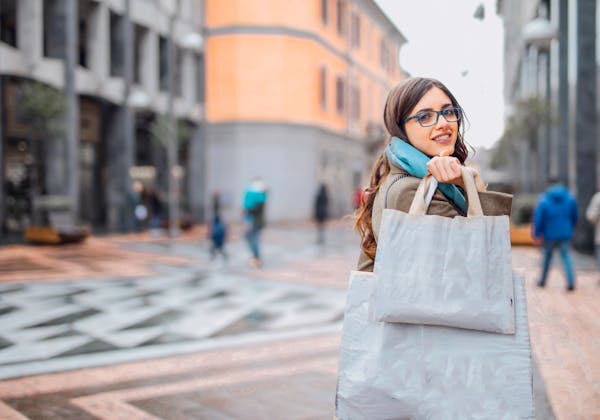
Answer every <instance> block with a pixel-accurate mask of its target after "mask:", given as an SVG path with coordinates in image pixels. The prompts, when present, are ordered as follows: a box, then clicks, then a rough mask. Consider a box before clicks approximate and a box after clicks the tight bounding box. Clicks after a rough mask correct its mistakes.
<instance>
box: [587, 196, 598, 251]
mask: <svg viewBox="0 0 600 420" xmlns="http://www.w3.org/2000/svg"><path fill="white" fill-rule="evenodd" d="M585 218H586V219H587V220H588V222H590V223H591V224H593V225H595V226H596V231H595V233H594V242H595V243H596V246H600V221H599V220H598V219H600V192H597V193H596V194H594V195H593V196H592V200H591V201H590V204H589V205H588V208H587V210H586V212H585Z"/></svg>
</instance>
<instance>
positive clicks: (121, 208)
mask: <svg viewBox="0 0 600 420" xmlns="http://www.w3.org/2000/svg"><path fill="white" fill-rule="evenodd" d="M129 6H130V1H129V0H126V2H125V15H124V17H123V26H122V27H121V28H120V36H121V38H122V44H123V54H124V57H123V58H124V59H123V66H124V77H123V79H124V86H125V88H124V92H123V101H122V103H121V105H120V106H119V107H117V108H115V110H114V111H113V113H112V114H111V115H110V116H109V121H108V130H107V133H106V162H107V164H106V171H107V172H106V174H107V176H106V200H107V209H108V214H107V224H108V229H109V230H110V231H113V232H115V231H127V230H128V229H129V228H130V227H131V225H130V222H131V220H132V217H133V209H132V208H131V205H130V200H129V198H130V196H131V194H132V185H131V174H130V172H129V170H130V169H131V167H132V166H133V151H134V147H135V144H134V139H135V120H134V119H135V115H134V113H133V112H132V110H131V109H130V107H129V105H128V97H129V93H130V90H131V83H132V80H133V32H132V30H133V25H132V23H131V19H130V15H129Z"/></svg>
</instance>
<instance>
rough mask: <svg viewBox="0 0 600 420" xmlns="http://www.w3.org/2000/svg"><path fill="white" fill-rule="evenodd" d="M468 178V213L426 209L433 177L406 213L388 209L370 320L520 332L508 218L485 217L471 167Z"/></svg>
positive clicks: (465, 170)
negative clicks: (443, 213)
mask: <svg viewBox="0 0 600 420" xmlns="http://www.w3.org/2000/svg"><path fill="white" fill-rule="evenodd" d="M463 179H464V183H465V187H466V191H467V197H468V207H469V209H468V215H467V217H462V216H457V217H454V218H449V217H443V216H437V215H427V214H425V212H426V210H427V204H426V200H425V192H426V186H427V182H428V180H429V177H426V178H424V179H423V181H422V182H421V184H420V185H419V189H418V190H417V193H416V194H415V198H414V201H413V205H412V206H411V209H410V211H409V213H408V214H407V213H404V212H401V211H398V210H393V209H385V210H384V211H383V217H382V222H381V228H380V231H379V237H378V242H377V253H376V256H375V267H374V270H373V271H374V273H375V284H376V286H375V290H374V293H373V296H372V301H371V312H370V315H371V317H372V319H374V320H377V321H386V322H406V323H415V324H429V325H445V326H452V327H460V328H468V329H476V330H484V331H493V332H501V333H505V334H511V333H513V332H514V307H513V281H512V274H511V270H512V267H511V264H512V263H511V254H510V225H509V219H508V216H484V215H483V212H482V210H481V203H480V201H479V196H478V194H477V190H476V188H475V183H474V181H473V176H472V173H471V171H470V170H469V169H468V168H463ZM429 195H431V191H430V194H429Z"/></svg>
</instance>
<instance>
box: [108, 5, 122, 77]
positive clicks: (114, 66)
mask: <svg viewBox="0 0 600 420" xmlns="http://www.w3.org/2000/svg"><path fill="white" fill-rule="evenodd" d="M124 35H125V20H124V18H123V16H121V15H119V14H116V13H114V12H110V75H111V76H116V77H119V76H124V75H125V63H124V61H125V50H124V45H125V42H124V38H125V37H124Z"/></svg>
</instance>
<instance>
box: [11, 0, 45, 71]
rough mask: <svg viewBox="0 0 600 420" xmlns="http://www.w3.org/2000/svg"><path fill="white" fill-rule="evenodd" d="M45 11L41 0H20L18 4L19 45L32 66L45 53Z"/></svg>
mask: <svg viewBox="0 0 600 420" xmlns="http://www.w3.org/2000/svg"><path fill="white" fill-rule="evenodd" d="M43 32H44V11H43V4H42V2H41V1H39V0H19V2H18V4H17V47H18V48H19V50H21V51H22V52H23V55H24V56H25V57H26V61H27V65H28V66H29V67H30V68H32V67H34V66H35V64H36V63H38V62H39V61H40V60H41V59H42V56H43V54H44V45H43V39H44V33H43Z"/></svg>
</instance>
